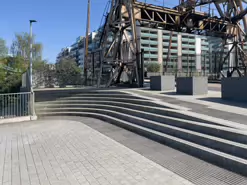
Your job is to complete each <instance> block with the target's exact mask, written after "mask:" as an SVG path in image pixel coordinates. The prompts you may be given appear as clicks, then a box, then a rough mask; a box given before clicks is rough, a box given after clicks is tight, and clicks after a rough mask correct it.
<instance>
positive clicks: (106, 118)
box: [41, 112, 247, 176]
mask: <svg viewBox="0 0 247 185" xmlns="http://www.w3.org/2000/svg"><path fill="white" fill-rule="evenodd" d="M65 114H68V115H72V114H74V115H77V116H78V115H80V116H84V117H85V116H86V117H93V118H97V119H102V120H104V121H107V122H109V123H112V122H111V121H113V122H114V123H113V124H117V125H119V124H120V126H122V127H124V128H126V129H128V130H131V131H133V130H134V132H135V133H138V134H141V135H143V134H142V133H140V132H137V131H138V130H142V131H145V132H146V134H145V136H147V134H153V136H155V135H156V136H160V137H162V138H163V139H167V140H169V141H170V142H172V143H174V142H176V143H178V144H182V145H187V146H189V147H193V148H194V149H197V150H200V151H204V152H206V153H207V154H208V155H211V156H212V155H213V156H217V157H220V158H223V159H222V160H223V161H227V160H231V161H233V162H235V163H236V164H235V165H237V166H239V165H241V169H243V168H245V169H246V170H241V171H238V172H237V173H240V174H243V175H245V176H247V160H245V159H242V158H238V157H235V156H232V155H229V154H226V153H223V152H219V151H217V150H214V149H211V148H207V147H204V146H200V145H198V144H195V143H192V142H189V141H185V140H183V139H179V138H176V137H173V136H169V135H167V134H164V133H161V132H158V131H154V130H152V129H148V128H145V127H142V126H139V125H135V124H132V123H130V122H127V121H123V120H120V119H117V118H114V117H111V116H108V115H104V114H98V113H91V112H48V113H44V114H42V115H41V116H44V117H46V116H49V115H51V116H55V115H65ZM127 126H130V127H131V128H129V127H127ZM155 140H157V139H155ZM166 142H167V141H166ZM166 145H168V146H170V147H172V148H176V149H177V148H179V147H176V146H174V145H173V146H171V144H169V143H166ZM184 149H185V148H184ZM178 150H179V149H178ZM180 151H181V150H180ZM189 152H192V151H191V150H189ZM186 153H188V152H186ZM193 156H195V155H193ZM196 157H197V158H201V159H203V160H204V157H203V156H202V155H199V156H196ZM209 159H212V158H211V157H209ZM206 161H208V160H206ZM217 162H219V161H218V160H217ZM211 163H214V162H211ZM218 166H221V167H224V168H227V169H229V170H231V171H235V172H236V170H233V168H232V167H233V165H231V166H230V168H229V167H228V165H227V166H225V165H218Z"/></svg>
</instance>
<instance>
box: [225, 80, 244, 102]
mask: <svg viewBox="0 0 247 185" xmlns="http://www.w3.org/2000/svg"><path fill="white" fill-rule="evenodd" d="M246 84H247V77H232V78H222V79H221V98H222V99H228V100H237V101H247V86H246Z"/></svg>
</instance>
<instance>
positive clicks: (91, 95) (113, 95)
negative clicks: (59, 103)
mask: <svg viewBox="0 0 247 185" xmlns="http://www.w3.org/2000/svg"><path fill="white" fill-rule="evenodd" d="M71 97H106V98H108V97H112V98H129V99H146V98H141V97H137V96H133V95H131V94H111V93H106V94H105V93H104V94H102V93H89V94H86V93H85V94H74V95H72V96H71Z"/></svg>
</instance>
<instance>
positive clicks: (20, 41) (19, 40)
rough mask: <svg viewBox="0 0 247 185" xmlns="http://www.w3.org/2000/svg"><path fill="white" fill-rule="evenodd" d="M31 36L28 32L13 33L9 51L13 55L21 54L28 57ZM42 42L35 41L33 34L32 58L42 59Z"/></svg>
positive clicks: (25, 57) (35, 59)
mask: <svg viewBox="0 0 247 185" xmlns="http://www.w3.org/2000/svg"><path fill="white" fill-rule="evenodd" d="M30 43H31V38H30V36H29V34H28V33H20V34H15V39H14V41H13V43H12V45H11V48H10V53H11V54H12V55H13V56H21V57H23V58H24V59H29V54H30ZM42 48H43V47H42V44H41V43H36V42H35V36H33V60H34V61H37V60H38V61H41V60H42Z"/></svg>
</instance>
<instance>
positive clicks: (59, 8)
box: [0, 0, 178, 63]
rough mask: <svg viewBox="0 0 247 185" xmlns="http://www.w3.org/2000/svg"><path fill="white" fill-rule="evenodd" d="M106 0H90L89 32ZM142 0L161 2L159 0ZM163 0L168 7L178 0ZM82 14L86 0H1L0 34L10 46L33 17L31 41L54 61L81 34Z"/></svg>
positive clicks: (83, 27) (84, 10)
mask: <svg viewBox="0 0 247 185" xmlns="http://www.w3.org/2000/svg"><path fill="white" fill-rule="evenodd" d="M107 1H108V0H91V26H90V27H91V28H90V29H91V31H94V30H97V28H98V27H99V25H100V22H101V18H102V15H103V12H104V8H105V5H106V3H107ZM141 1H144V2H145V0H141ZM146 1H147V3H152V4H159V5H162V4H163V0H146ZM164 2H165V6H168V7H169V6H174V5H175V4H177V2H178V0H164ZM86 16H87V0H1V16H0V37H1V38H3V39H4V40H5V41H6V42H7V45H8V46H10V45H11V43H12V40H13V39H14V36H15V33H21V32H28V33H29V20H30V19H35V20H37V21H38V22H37V23H34V24H33V33H34V34H35V40H36V42H41V43H42V44H43V58H44V59H46V60H48V61H49V62H51V63H54V62H55V61H56V56H57V54H58V53H59V52H60V51H61V49H62V48H64V47H66V46H70V45H71V44H73V43H74V42H75V40H76V38H77V37H78V36H84V35H85V33H86V19H87V17H86Z"/></svg>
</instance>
